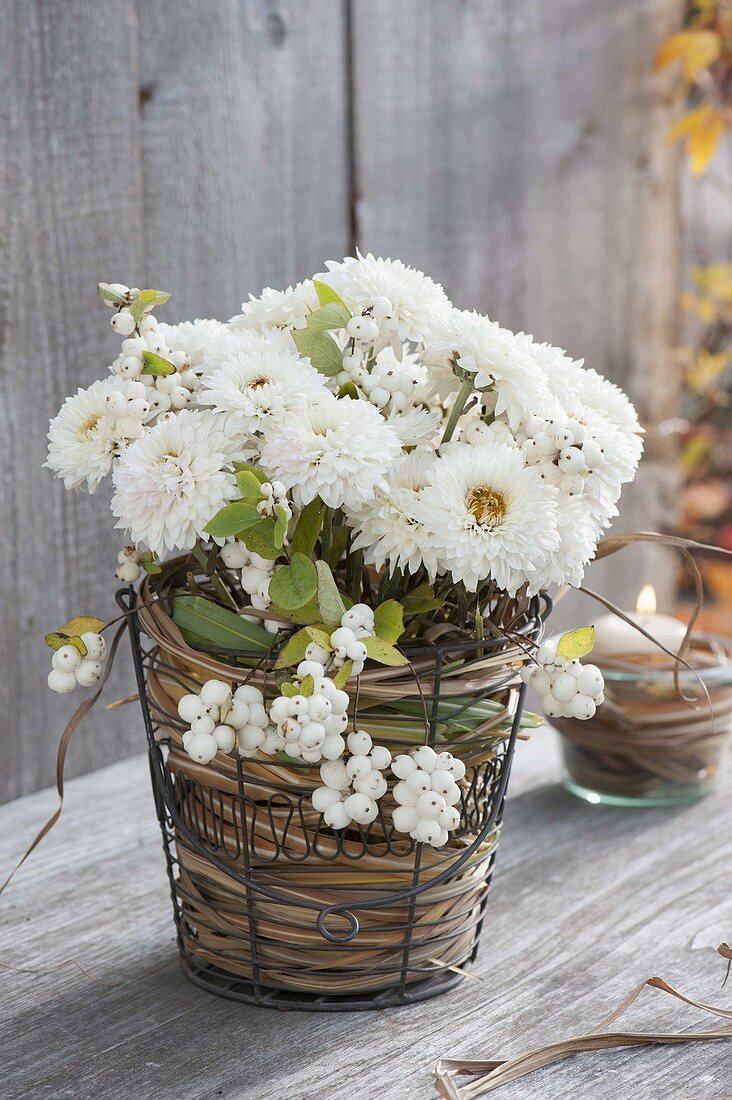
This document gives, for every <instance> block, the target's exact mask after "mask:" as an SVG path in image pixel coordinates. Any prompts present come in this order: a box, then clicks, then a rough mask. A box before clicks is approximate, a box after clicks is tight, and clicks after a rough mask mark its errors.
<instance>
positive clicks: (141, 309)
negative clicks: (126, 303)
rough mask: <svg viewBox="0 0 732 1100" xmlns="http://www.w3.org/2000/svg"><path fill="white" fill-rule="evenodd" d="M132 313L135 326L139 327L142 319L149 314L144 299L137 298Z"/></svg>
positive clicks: (132, 306)
mask: <svg viewBox="0 0 732 1100" xmlns="http://www.w3.org/2000/svg"><path fill="white" fill-rule="evenodd" d="M130 313H131V314H132V316H133V318H134V321H135V324H136V325H139V323H140V321H141V320H142V318H143V317H144V316H145V314H146V313H147V305H146V303H145V302H144V301H143V299H142V298H136V299H135V300H134V302H133V303H132V305H131V306H130Z"/></svg>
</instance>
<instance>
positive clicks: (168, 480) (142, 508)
mask: <svg viewBox="0 0 732 1100" xmlns="http://www.w3.org/2000/svg"><path fill="white" fill-rule="evenodd" d="M226 463H227V444H226V442H225V440H224V439H223V437H222V434H221V432H220V431H219V430H218V428H217V427H216V424H215V420H214V418H213V417H212V416H211V415H210V414H209V413H207V412H199V411H196V410H184V411H183V412H179V413H177V414H176V415H175V416H171V417H165V418H163V419H162V420H160V421H159V423H157V424H156V425H155V427H154V428H151V429H150V431H149V432H147V433H146V434H145V435H143V436H142V437H141V438H140V439H138V440H136V441H135V442H134V443H132V444H130V446H129V447H128V448H127V449H126V451H125V452H124V454H123V455H122V457H121V458H120V460H119V462H118V463H117V465H116V467H115V470H114V475H113V480H114V485H115V490H116V492H115V494H114V496H113V497H112V512H113V514H114V515H115V516H116V517H117V519H118V521H119V522H118V523H117V525H116V526H117V527H118V528H122V529H125V530H127V531H129V532H130V536H131V541H133V542H134V543H135V544H136V545H139V544H143V545H145V546H147V547H148V548H149V549H150V550H152V551H153V553H155V554H157V555H158V556H164V554H165V553H166V552H167V551H169V550H190V548H191V547H192V546H194V545H195V542H196V539H197V538H199V537H201V536H202V535H203V534H204V528H205V526H206V524H207V523H208V522H209V521H210V520H211V518H212V517H213V516H214V515H215V514H216V512H218V510H219V509H220V508H222V507H223V505H224V504H226V502H227V501H228V500H230V499H231V498H232V497H233V496H235V495H236V485H235V483H234V478H233V476H232V475H231V474H229V473H227V472H226V470H225V469H224V467H225V465H226Z"/></svg>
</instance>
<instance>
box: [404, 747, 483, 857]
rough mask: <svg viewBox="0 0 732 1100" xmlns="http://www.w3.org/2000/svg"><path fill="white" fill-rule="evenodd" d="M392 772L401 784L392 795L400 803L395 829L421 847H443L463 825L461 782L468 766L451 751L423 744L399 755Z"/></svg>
mask: <svg viewBox="0 0 732 1100" xmlns="http://www.w3.org/2000/svg"><path fill="white" fill-rule="evenodd" d="M391 770H392V771H393V773H394V775H395V776H396V777H397V779H398V780H399V782H398V783H397V785H396V786H395V787H394V790H393V791H392V794H393V796H394V800H395V801H396V802H398V804H399V805H398V806H397V808H396V809H395V810H394V814H393V822H394V828H395V829H396V831H397V832H398V833H409V835H410V836H411V837H412V838H413V839H414V840H417V841H419V842H420V843H422V844H431V845H432V847H433V848H441V847H442V846H443V844H446V843H447V841H448V837H449V834H450V833H452V832H454V831H455V830H456V829H457V827H458V826H459V824H460V811H459V810H458V809H457V808H456V807H457V803H458V802H459V801H460V787H459V785H458V784H459V782H460V780H461V779H462V778H463V776H464V775H465V765H464V764H463V762H462V760H460V759H459V757H457V756H453V755H452V753H451V752H435V750H434V749H433V748H431V747H430V746H429V745H422V746H420V748H418V749H416V750H414V751H413V752H412V753H411V754H409V755H406V754H403V755H401V756H397V758H396V759H395V760H394V763H393V764H392V766H391Z"/></svg>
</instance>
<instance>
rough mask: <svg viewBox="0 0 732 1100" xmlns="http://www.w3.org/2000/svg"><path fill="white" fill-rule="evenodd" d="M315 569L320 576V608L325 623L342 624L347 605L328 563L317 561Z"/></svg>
mask: <svg viewBox="0 0 732 1100" xmlns="http://www.w3.org/2000/svg"><path fill="white" fill-rule="evenodd" d="M315 569H316V570H317V574H318V607H319V609H320V614H321V615H322V617H323V622H325V623H328V624H329V625H330V624H331V623H340V621H341V618H342V616H343V615H344V614H345V610H346V607H345V604H344V603H343V600H342V599H341V594H340V592H339V591H338V585H337V584H336V582H335V577H334V576H333V573H332V572H331V569H330V566H329V565H328V564H327V562H324V561H316V563H315Z"/></svg>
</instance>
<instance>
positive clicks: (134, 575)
mask: <svg viewBox="0 0 732 1100" xmlns="http://www.w3.org/2000/svg"><path fill="white" fill-rule="evenodd" d="M141 573H142V554H141V553H140V551H139V550H138V549H137V547H136V546H125V547H124V548H123V549H122V550H120V552H119V554H118V555H117V568H116V569H115V572H114V575H115V577H116V578H117V580H118V581H122V583H123V584H134V583H135V581H136V580H137V579H138V577H139V576H140V574H141Z"/></svg>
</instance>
